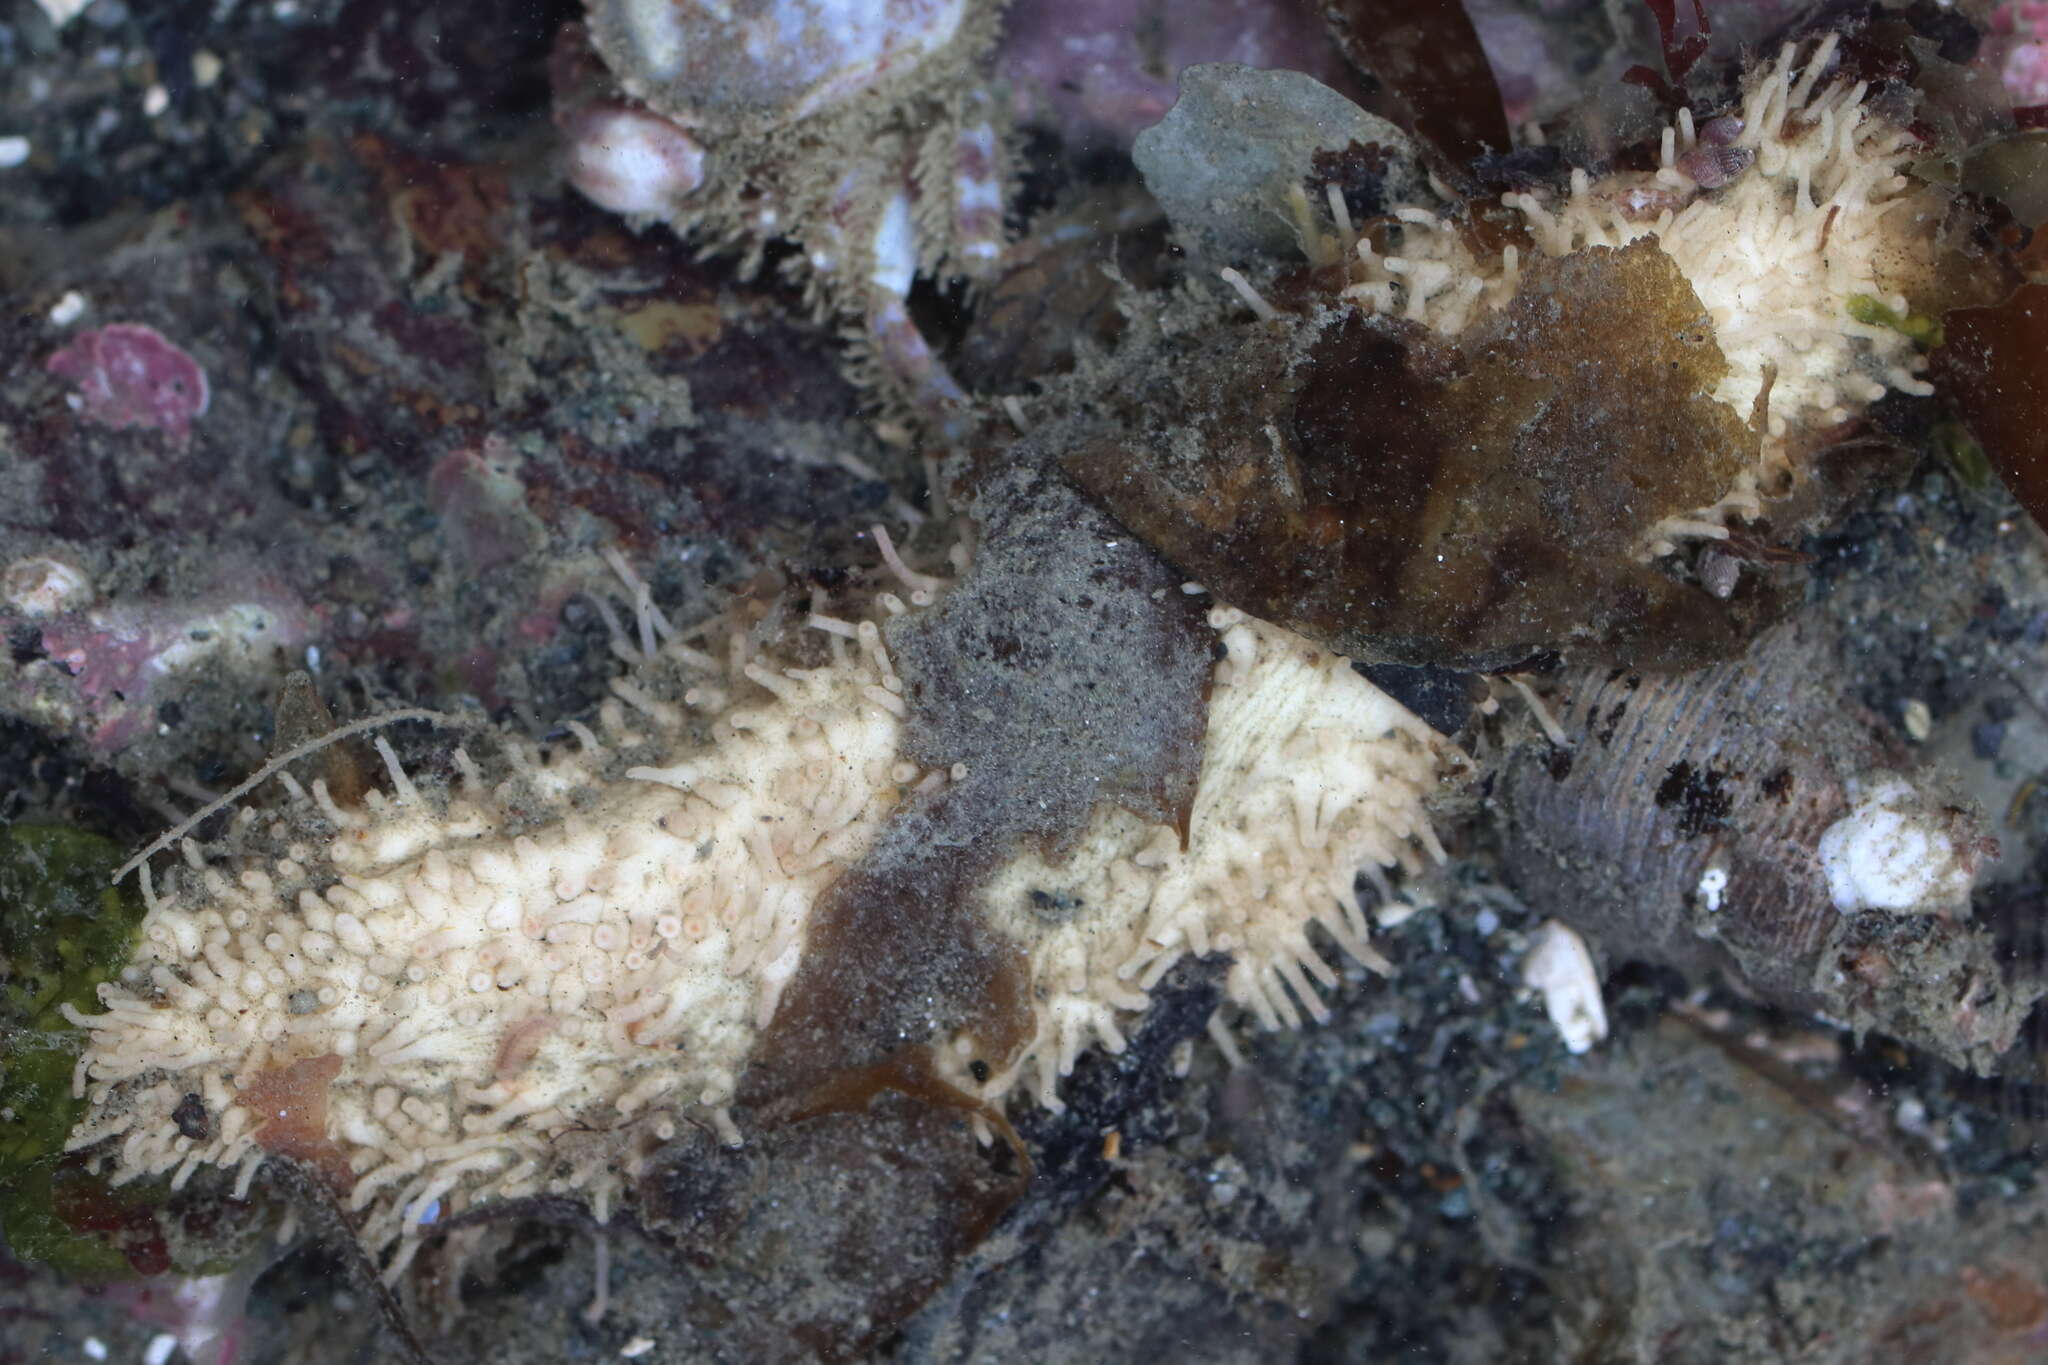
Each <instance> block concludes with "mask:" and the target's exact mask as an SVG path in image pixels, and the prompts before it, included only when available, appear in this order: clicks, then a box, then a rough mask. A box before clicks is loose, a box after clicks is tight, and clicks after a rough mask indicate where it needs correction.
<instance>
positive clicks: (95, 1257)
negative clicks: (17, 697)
mask: <svg viewBox="0 0 2048 1365" xmlns="http://www.w3.org/2000/svg"><path fill="white" fill-rule="evenodd" d="M121 860H122V850H121V849H120V848H119V847H118V846H117V845H115V844H114V843H112V842H111V841H109V840H107V839H103V838H100V837H99V836H97V835H93V834H87V833H85V832H83V831H81V830H75V829H69V828H65V827H62V826H55V825H15V826H12V827H9V828H7V829H0V1233H4V1234H5V1236H6V1240H7V1245H8V1247H9V1248H10V1249H11V1250H12V1251H13V1253H14V1255H15V1256H17V1257H19V1258H21V1259H24V1260H33V1261H41V1262H44V1263H46V1264H49V1265H51V1266H53V1267H55V1268H57V1269H59V1270H62V1271H65V1272H66V1273H69V1274H73V1275H79V1276H84V1277H91V1278H107V1277H110V1276H125V1275H130V1274H136V1273H148V1272H149V1270H150V1268H151V1264H152V1262H153V1261H154V1259H155V1258H154V1256H153V1255H151V1254H150V1252H149V1251H148V1250H147V1249H146V1248H145V1247H143V1246H140V1245H138V1239H137V1235H136V1234H137V1232H138V1231H139V1223H140V1221H141V1220H144V1219H147V1220H148V1221H149V1222H151V1223H152V1224H153V1222H154V1219H153V1218H150V1217H149V1213H148V1208H147V1205H149V1204H151V1203H153V1202H155V1200H156V1199H158V1198H160V1197H161V1194H160V1192H150V1191H145V1190H142V1189H127V1190H121V1191H112V1190H108V1189H106V1188H105V1186H104V1183H103V1182H101V1181H98V1180H96V1179H94V1178H92V1177H90V1176H87V1175H86V1174H85V1173H84V1172H83V1171H82V1170H80V1169H79V1168H78V1166H77V1163H75V1162H67V1161H66V1160H65V1159H64V1139H65V1137H66V1135H67V1134H69V1133H70V1131H71V1126H72V1124H73V1123H75V1122H76V1121H77V1117H78V1111H79V1109H80V1108H81V1107H82V1106H83V1104H84V1101H83V1100H80V1099H75V1098H73V1096H72V1093H71V1073H72V1068H73V1067H74V1066H75V1065H76V1063H77V1060H78V1053H79V1049H80V1048H81V1047H82V1046H83V1045H84V1038H83V1035H82V1034H81V1033H80V1031H79V1030H78V1029H76V1028H74V1027H73V1026H72V1025H71V1024H69V1023H68V1022H67V1021H66V1020H65V1018H64V1015H63V1012H62V1007H63V1006H65V1005H70V1006H71V1007H72V1008H73V1009H76V1010H79V1011H81V1012H84V1013H88V1014H95V1013H98V1012H99V998H98V995H97V990H98V987H99V984H100V983H101V982H102V981H105V980H107V979H108V978H109V977H111V976H113V975H114V974H115V973H116V972H118V971H120V970H121V968H122V966H123V965H124V964H126V963H127V961H128V960H129V958H130V957H132V956H133V955H134V951H135V941H136V935H137V932H138V930H139V928H140V926H141V923H142V913H143V906H142V903H141V899H140V897H139V896H137V895H136V894H135V893H134V891H133V889H132V888H123V887H114V886H109V885H108V878H109V877H110V876H111V875H112V873H113V871H114V869H115V868H116V867H119V866H120V865H121ZM156 1268H158V1269H160V1268H161V1267H156Z"/></svg>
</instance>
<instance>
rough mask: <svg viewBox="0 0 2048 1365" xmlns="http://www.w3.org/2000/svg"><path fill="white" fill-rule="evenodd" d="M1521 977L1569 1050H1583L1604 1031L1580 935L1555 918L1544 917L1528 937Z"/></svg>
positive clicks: (1596, 983) (1596, 976)
mask: <svg viewBox="0 0 2048 1365" xmlns="http://www.w3.org/2000/svg"><path fill="white" fill-rule="evenodd" d="M1522 980H1523V981H1525V982H1527V983H1528V984H1529V985H1530V986H1532V987H1534V988H1535V989H1536V990H1537V991H1538V992H1540V993H1541V994H1542V996H1543V1009H1544V1012H1545V1013H1547V1014H1549V1015H1550V1022H1551V1023H1553V1024H1555V1025H1557V1031H1558V1033H1559V1034H1561V1035H1562V1036H1563V1038H1564V1045H1565V1046H1566V1047H1567V1048H1569V1049H1571V1050H1572V1051H1573V1052H1586V1051H1588V1050H1590V1049H1591V1048H1592V1046H1593V1044H1595V1043H1597V1042H1599V1041H1600V1040H1601V1039H1602V1038H1605V1037H1606V1036H1607V1006H1606V1005H1605V1004H1603V1003H1602V1002H1601V999H1600V973H1599V972H1598V971H1596V970H1595V969H1594V967H1593V955H1592V953H1590V952H1588V951H1587V950H1586V940H1584V939H1583V938H1580V937H1579V935H1578V933H1577V932H1576V931H1574V930H1573V929H1572V928H1571V927H1570V926H1568V925H1566V924H1563V923H1561V922H1560V921H1558V920H1554V919H1553V920H1545V921H1544V922H1543V923H1542V925H1540V926H1539V927H1538V928H1537V930H1536V932H1535V933H1533V934H1531V935H1530V936H1529V951H1528V953H1527V954H1526V955H1525V956H1524V957H1523V958H1522Z"/></svg>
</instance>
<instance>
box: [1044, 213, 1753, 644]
mask: <svg viewBox="0 0 2048 1365" xmlns="http://www.w3.org/2000/svg"><path fill="white" fill-rule="evenodd" d="M1623 320H1625V321H1623ZM1202 347H1203V348H1202V350H1201V351H1200V352H1199V353H1198V354H1196V355H1194V356H1191V357H1187V358H1186V360H1184V361H1179V362H1171V361H1170V362H1165V363H1166V364H1168V365H1169V366H1170V367H1175V368H1180V369H1181V373H1179V374H1177V375H1176V376H1175V380H1174V384H1173V388H1172V389H1171V391H1170V392H1168V393H1161V392H1159V391H1157V390H1154V391H1153V392H1150V393H1146V394H1143V395H1127V396H1124V395H1119V396H1113V397H1112V398H1111V399H1110V400H1108V401H1109V402H1111V403H1117V404H1121V405H1122V406H1123V407H1124V408H1126V409H1127V411H1126V412H1125V413H1124V414H1122V415H1123V416H1124V418H1125V424H1124V427H1123V429H1122V430H1121V431H1119V430H1117V429H1116V428H1114V427H1112V428H1111V429H1110V433H1109V434H1100V435H1096V436H1094V437H1092V438H1089V439H1084V440H1081V441H1079V442H1077V443H1076V444H1075V445H1074V446H1072V447H1071V448H1070V449H1069V450H1068V452H1067V454H1066V456H1065V459H1064V464H1065V468H1066V469H1067V471H1068V472H1069V473H1070V474H1072V475H1073V477H1074V478H1075V479H1076V480H1077V481H1078V482H1080V484H1081V485H1082V486H1083V487H1084V488H1086V489H1088V490H1089V491H1090V492H1092V493H1094V494H1095V495H1096V496H1098V497H1100V498H1102V499H1103V501H1104V502H1106V503H1107V504H1108V505H1109V507H1110V508H1111V510H1113V511H1114V512H1115V513H1116V514H1117V516H1118V517H1119V518H1120V519H1122V520H1123V521H1124V522H1125V524H1127V525H1129V526H1131V527H1132V528H1133V529H1135V530H1136V531H1137V532H1138V534H1139V535H1141V536H1142V537H1144V538H1145V539H1146V540H1147V541H1148V542H1149V543H1150V544H1152V545H1153V546H1155V547H1156V548H1158V549H1159V550H1160V552H1161V553H1162V554H1164V555H1165V556H1166V558H1167V559H1168V560H1169V561H1171V562H1172V563H1173V564H1174V565H1175V566H1176V567H1177V568H1179V569H1181V570H1182V571H1183V572H1185V573H1186V574H1187V575H1188V576H1189V577H1191V578H1194V579H1196V580H1199V581H1200V582H1201V583H1203V584H1204V585H1205V586H1206V587H1208V588H1209V589H1211V590H1212V591H1213V592H1215V593H1216V594H1217V595H1218V596H1220V597H1222V598H1224V599H1225V600H1227V601H1230V602H1233V603H1235V604H1237V605H1239V606H1241V607H1243V608H1244V609H1246V610H1248V611H1251V612H1254V613H1255V614H1257V615H1260V616H1263V617H1266V618H1268V619H1270V620H1273V621H1277V622H1280V623H1282V624H1285V625H1287V626H1288V627H1289V628H1291V629H1294V630H1297V631H1299V632H1301V633H1302V634H1304V635H1307V636H1309V637H1310V638H1311V639H1314V640H1317V641H1318V642H1320V643H1324V644H1327V645H1328V646H1329V647H1331V648H1333V649H1336V650H1339V651H1341V652H1344V653H1347V654H1351V655H1353V656H1355V657H1360V658H1364V659H1367V660H1372V661H1388V662H1396V663H1408V664H1436V665H1443V666H1448V667H1456V668H1481V669H1498V668H1503V667H1507V666H1509V665H1512V664H1514V663H1517V662H1520V661H1522V660H1526V659H1528V658H1530V657H1531V656H1534V655H1537V654H1540V653H1543V652H1546V651H1555V650H1568V651H1570V652H1571V653H1572V654H1573V656H1574V658H1575V659H1578V660H1581V661H1593V660H1610V661H1628V662H1631V663H1633V664H1635V665H1637V666H1640V667H1677V666H1686V665H1691V664H1696V663H1699V662H1701V661H1703V660H1705V659H1707V658H1711V657H1716V656H1721V655H1725V654H1727V653H1729V652H1732V651H1733V650H1734V649H1735V648H1737V647H1738V645H1739V642H1740V640H1741V639H1742V638H1743V637H1744V635H1745V634H1746V633H1747V631H1748V630H1749V629H1751V628H1753V627H1752V623H1753V622H1754V621H1755V620H1756V619H1757V618H1759V617H1760V616H1761V615H1762V614H1764V612H1765V610H1766V608H1767V607H1768V604H1767V603H1766V602H1765V601H1764V600H1763V599H1764V596H1765V594H1764V592H1763V589H1762V587H1761V584H1760V582H1759V581H1757V580H1746V581H1745V582H1744V583H1743V585H1742V587H1741V588H1740V589H1738V591H1737V593H1736V595H1735V596H1734V597H1733V598H1732V599H1731V600H1729V601H1728V602H1721V601H1718V600H1716V599H1715V598H1714V597H1713V596H1712V595H1711V594H1709V593H1707V592H1706V591H1704V590H1703V589H1700V588H1698V587H1695V586H1692V585H1688V584H1685V583H1682V582H1680V581H1677V580H1676V579H1674V578H1672V577H1670V576H1667V575H1666V574H1663V573H1661V572H1659V571H1657V570H1656V569H1654V568H1652V567H1650V566H1649V565H1647V564H1645V563H1643V562H1641V559H1640V555H1639V552H1638V547H1639V544H1640V541H1641V538H1642V537H1643V535H1644V534H1645V533H1646V532H1647V531H1648V530H1649V528H1650V527H1651V526H1653V525H1654V524H1656V523H1657V522H1658V521H1659V520H1660V519H1663V518H1666V517H1671V516H1676V515H1679V514H1682V513H1684V512H1686V511H1688V510H1689V509H1692V508H1696V507H1700V506H1703V505H1706V504H1709V503H1712V502H1713V501H1714V500H1715V498H1716V497H1717V496H1719V494H1720V493H1721V491H1722V490H1723V489H1725V488H1727V487H1728V486H1729V484H1730V483H1731V482H1732V480H1733V479H1734V477H1735V475H1736V473H1737V471H1739V470H1741V469H1743V468H1744V467H1746V466H1747V465H1748V464H1749V463H1751V462H1752V461H1753V460H1754V459H1755V457H1756V452H1757V448H1758V441H1759V437H1758V435H1757V432H1756V431H1755V430H1754V429H1752V428H1751V427H1750V426H1746V425H1745V424H1744V423H1743V422H1741V421H1740V420H1738V418H1737V417H1736V416H1735V414H1734V413H1733V412H1732V410H1730V409H1729V408H1728V407H1727V406H1726V405H1725V404H1723V403H1720V402H1717V401H1715V400H1714V399H1713V398H1711V397H1710V396H1709V395H1710V394H1711V392H1712V390H1713V388H1714V385H1715V384H1716V383H1717V382H1718V381H1719V379H1720V378H1721V376H1722V375H1723V374H1724V373H1725V372H1726V361H1725V359H1724V358H1723V356H1722V353H1721V350H1720V348H1719V346H1718V345H1717V344H1716V342H1715V340H1714V336H1713V329H1712V326H1711V324H1710V323H1709V321H1708V319H1707V317H1706V314H1705V312H1704V310H1703V309H1702V308H1701V307H1700V303H1699V300H1698V298H1697V297H1696V296H1695V295H1694V293H1693V291H1692V288H1691V287H1690V286H1689V285H1688V284H1687V283H1686V281H1685V278H1684V277H1683V276H1682V275H1681V274H1680V273H1679V272H1678V269H1677V267H1676V266H1674V265H1673V264H1672V262H1671V259H1670V258H1669V257H1668V256H1667V255H1665V254H1664V252H1663V251H1662V250H1661V249H1660V248H1659V247H1658V246H1657V245H1656V244H1655V243H1653V242H1650V241H1646V240H1644V241H1637V242H1635V243H1633V244H1631V245H1629V246H1627V247H1623V248H1620V249H1608V248H1593V249H1589V250H1585V251H1581V252H1576V253H1573V254H1572V255H1570V256H1565V257H1560V258H1539V259H1537V260H1536V261H1533V262H1532V263H1531V264H1530V265H1529V266H1528V268H1527V269H1526V270H1524V272H1523V283H1522V287H1521V289H1520V292H1519V293H1518V294H1517V295H1516V296H1515V298H1514V299H1513V301H1512V302H1511V303H1510V304H1509V305H1508V306H1507V307H1506V308H1505V309H1503V310H1502V311H1501V312H1499V313H1497V314H1493V315H1490V316H1489V317H1487V318H1486V319H1485V320H1483V321H1481V322H1479V323H1476V324H1475V325H1474V326H1473V327H1472V328H1471V329H1470V330H1469V331H1468V332H1467V333H1466V334H1465V335H1464V336H1462V337H1461V338H1459V339H1458V340H1457V341H1456V342H1451V341H1447V340H1444V339H1441V338H1439V337H1438V336H1436V335H1435V334H1433V333H1431V332H1429V331H1428V330H1426V329H1424V328H1423V327H1421V326H1418V325H1416V324H1412V323H1408V322H1404V321H1398V320H1393V319H1388V318H1373V317H1363V316H1359V315H1356V314H1346V315H1340V316H1336V317H1334V318H1332V317H1328V316H1325V317H1323V318H1321V319H1318V320H1314V321H1311V322H1309V323H1307V324H1305V325H1302V326H1301V329H1300V331H1299V333H1297V334H1296V335H1295V336H1293V337H1289V336H1286V335H1283V334H1280V333H1278V332H1277V331H1275V330H1273V329H1271V328H1261V329H1260V330H1257V331H1248V332H1236V333H1233V334H1229V335H1226V336H1221V337H1216V338H1213V339H1211V340H1209V341H1207V342H1205V343H1202ZM1126 433H1129V434H1126Z"/></svg>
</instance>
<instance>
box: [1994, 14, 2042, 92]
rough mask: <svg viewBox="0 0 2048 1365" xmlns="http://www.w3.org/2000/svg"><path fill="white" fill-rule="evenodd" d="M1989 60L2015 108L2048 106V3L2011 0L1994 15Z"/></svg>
mask: <svg viewBox="0 0 2048 1365" xmlns="http://www.w3.org/2000/svg"><path fill="white" fill-rule="evenodd" d="M1990 27H1991V41H1990V42H1989V43H1987V44H1986V50H1985V58H1986V59H1987V60H1988V61H1990V62H1991V63H1993V64H1995V65H1996V67H1997V69H1998V77H1999V80H2000V81H2001V82H2002V83H2003V84H2004V86H2005V92H2006V95H2007V96H2008V97H2009V98H2010V99H2011V100H2012V102H2013V104H2014V106H2016V107H2019V108H2025V107H2027V106H2030V105H2042V104H2048V3H2043V2H2042V0H2008V2H2007V3H2005V4H2002V5H1999V6H1998V7H1997V8H1996V9H1994V10H1992V12H1991V25H1990Z"/></svg>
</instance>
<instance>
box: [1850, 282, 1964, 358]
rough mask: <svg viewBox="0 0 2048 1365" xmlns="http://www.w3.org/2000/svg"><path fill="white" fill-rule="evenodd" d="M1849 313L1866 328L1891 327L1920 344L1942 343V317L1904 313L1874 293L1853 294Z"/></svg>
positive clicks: (1932, 344) (1935, 344)
mask: <svg viewBox="0 0 2048 1365" xmlns="http://www.w3.org/2000/svg"><path fill="white" fill-rule="evenodd" d="M1849 316H1850V317H1852V318H1854V319H1855V320H1856V321H1858V322H1860V323H1862V324H1863V325H1864V326H1866V327H1889V328H1891V329H1892V330H1893V331H1894V332H1897V333H1898V334H1899V335H1900V336H1902V337H1904V338H1906V340H1908V341H1910V342H1912V343H1913V344H1914V345H1916V346H1923V347H1927V348H1929V349H1932V348H1933V347H1936V346H1939V345H1941V340H1942V337H1941V319H1940V318H1934V317H1929V316H1927V315H1926V314H1925V313H1901V312H1899V310H1898V309H1896V308H1893V307H1892V306H1891V305H1890V304H1888V303H1886V302H1885V301H1884V300H1882V299H1879V298H1876V297H1874V296H1872V295H1870V294H1851V295H1850V296H1849Z"/></svg>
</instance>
